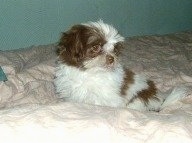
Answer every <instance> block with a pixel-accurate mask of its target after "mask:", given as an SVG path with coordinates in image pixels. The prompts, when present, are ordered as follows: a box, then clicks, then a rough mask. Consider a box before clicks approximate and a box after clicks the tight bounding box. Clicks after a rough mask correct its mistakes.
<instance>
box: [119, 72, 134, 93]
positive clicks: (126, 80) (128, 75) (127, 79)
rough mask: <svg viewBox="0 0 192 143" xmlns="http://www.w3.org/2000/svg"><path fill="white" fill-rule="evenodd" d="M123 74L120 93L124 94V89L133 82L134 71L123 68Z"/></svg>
mask: <svg viewBox="0 0 192 143" xmlns="http://www.w3.org/2000/svg"><path fill="white" fill-rule="evenodd" d="M124 70H125V74H124V78H123V84H122V86H121V95H126V91H127V89H128V88H129V86H130V84H133V83H134V78H133V77H134V73H133V72H132V71H130V70H128V69H124Z"/></svg>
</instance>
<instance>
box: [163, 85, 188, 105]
mask: <svg viewBox="0 0 192 143" xmlns="http://www.w3.org/2000/svg"><path fill="white" fill-rule="evenodd" d="M186 96H188V89H187V88H186V87H175V88H174V89H173V90H172V91H171V93H170V94H167V95H166V97H165V101H164V102H163V104H162V106H161V108H165V107H166V106H169V105H171V104H173V103H174V102H176V101H179V100H181V99H183V98H184V97H186Z"/></svg>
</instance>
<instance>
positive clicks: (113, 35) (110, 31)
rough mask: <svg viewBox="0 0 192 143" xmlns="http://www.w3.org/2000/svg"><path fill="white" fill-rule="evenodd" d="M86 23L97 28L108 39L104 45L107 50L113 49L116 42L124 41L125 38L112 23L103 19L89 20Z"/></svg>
mask: <svg viewBox="0 0 192 143" xmlns="http://www.w3.org/2000/svg"><path fill="white" fill-rule="evenodd" d="M84 25H86V26H89V27H93V28H97V29H99V30H100V31H101V32H102V33H103V34H104V36H105V40H106V41H107V43H106V44H105V45H104V49H105V50H106V51H111V50H113V48H114V44H115V43H117V42H123V41H124V39H125V38H124V37H122V36H121V35H120V34H118V31H117V30H116V29H115V28H114V27H113V26H112V25H109V24H105V23H104V22H103V21H102V20H99V21H98V22H88V23H86V24H84Z"/></svg>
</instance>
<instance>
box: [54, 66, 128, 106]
mask: <svg viewBox="0 0 192 143" xmlns="http://www.w3.org/2000/svg"><path fill="white" fill-rule="evenodd" d="M123 73H124V72H123V69H122V67H121V66H119V67H118V68H116V69H115V71H111V72H110V71H105V70H103V69H101V68H92V69H90V70H86V71H81V70H78V69H77V68H74V67H71V66H67V65H64V64H61V65H60V66H59V67H58V69H57V72H56V77H57V78H56V79H55V85H56V91H57V93H58V95H59V97H60V98H64V99H65V100H66V101H72V102H74V101H75V102H83V103H89V104H96V105H104V106H112V107H125V106H126V103H125V99H124V98H122V97H121V96H119V90H120V87H121V82H122V80H123V79H122V77H123Z"/></svg>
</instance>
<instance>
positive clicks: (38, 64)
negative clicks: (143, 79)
mask: <svg viewBox="0 0 192 143" xmlns="http://www.w3.org/2000/svg"><path fill="white" fill-rule="evenodd" d="M125 47H126V48H125V49H124V51H123V52H122V53H123V58H122V62H123V63H124V65H125V66H127V67H128V68H130V69H132V70H133V71H135V72H138V73H144V74H146V75H147V76H149V77H150V78H151V79H152V80H153V81H155V83H156V84H157V86H158V88H159V89H160V90H161V91H168V90H171V89H172V88H173V87H175V86H186V87H188V88H189V91H188V94H189V96H188V97H187V98H184V99H183V100H181V101H178V102H176V103H173V104H172V105H171V106H169V107H166V108H165V109H163V110H162V111H160V112H159V113H157V112H139V111H135V110H130V109H118V108H111V107H100V106H94V105H86V104H78V103H67V102H62V101H59V100H58V99H57V98H56V96H55V92H54V85H53V78H54V70H55V61H56V55H55V49H56V48H55V45H47V46H37V47H35V46H33V47H30V48H26V49H19V50H13V51H0V66H1V67H2V68H3V70H4V72H5V73H6V75H7V77H8V81H6V82H0V142H1V143H11V142H13V143H17V142H18V143H19V142H27V143H38V142H39V143H49V142H50V143H52V142H55V143H64V142H65V143H80V142H83V143H117V142H118V143H119V142H120V143H128V142H131V143H153V142H154V143H157V142H158V143H170V142H174V143H176V142H178V143H180V142H182V143H191V142H192V33H191V32H185V33H180V34H172V35H164V36H143V37H134V38H129V39H128V40H127V41H126V43H125Z"/></svg>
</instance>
